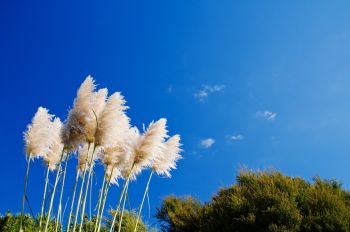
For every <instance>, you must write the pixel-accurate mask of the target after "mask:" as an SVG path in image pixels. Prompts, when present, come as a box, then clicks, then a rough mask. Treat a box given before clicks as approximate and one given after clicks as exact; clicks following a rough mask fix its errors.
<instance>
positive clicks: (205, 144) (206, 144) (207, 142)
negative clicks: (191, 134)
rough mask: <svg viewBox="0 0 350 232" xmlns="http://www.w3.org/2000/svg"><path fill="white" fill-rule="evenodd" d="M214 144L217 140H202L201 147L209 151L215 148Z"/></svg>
mask: <svg viewBox="0 0 350 232" xmlns="http://www.w3.org/2000/svg"><path fill="white" fill-rule="evenodd" d="M214 143H215V139H212V138H207V139H203V140H201V147H202V148H205V149H207V148H210V147H211V146H213V144H214Z"/></svg>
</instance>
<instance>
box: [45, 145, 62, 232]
mask: <svg viewBox="0 0 350 232" xmlns="http://www.w3.org/2000/svg"><path fill="white" fill-rule="evenodd" d="M64 150H65V149H64V148H63V149H62V154H61V158H60V162H59V164H58V170H57V173H56V179H55V184H54V187H53V191H52V195H51V200H50V207H49V211H48V213H47V219H46V225H45V232H47V229H48V227H49V222H50V216H51V211H52V205H53V200H54V198H55V192H56V187H57V183H58V180H59V179H60V172H61V168H62V165H61V162H62V159H63V155H64Z"/></svg>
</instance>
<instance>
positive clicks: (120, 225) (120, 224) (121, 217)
mask: <svg viewBox="0 0 350 232" xmlns="http://www.w3.org/2000/svg"><path fill="white" fill-rule="evenodd" d="M128 189H129V182H128V184H127V186H126V191H125V194H124V201H123V209H122V212H121V214H120V219H119V227H118V232H120V231H121V229H122V222H123V215H124V209H125V202H126V198H127V197H128Z"/></svg>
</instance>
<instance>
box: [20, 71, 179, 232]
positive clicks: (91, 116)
mask: <svg viewBox="0 0 350 232" xmlns="http://www.w3.org/2000/svg"><path fill="white" fill-rule="evenodd" d="M107 95H108V91H107V89H106V88H103V89H99V90H96V84H95V80H94V79H93V78H92V77H91V76H88V77H86V79H85V80H84V81H83V83H82V84H81V85H80V87H79V89H78V91H77V96H76V98H75V99H74V103H73V107H72V109H71V110H70V111H69V113H68V117H67V119H66V120H65V122H64V124H63V123H62V122H61V121H60V119H59V118H55V117H54V115H51V114H49V113H48V110H47V109H45V108H43V107H39V108H38V111H37V112H36V114H35V115H34V117H33V119H32V122H31V124H29V125H28V126H27V130H26V131H25V133H24V140H25V151H26V159H27V168H26V177H25V183H24V193H23V199H22V211H21V215H23V213H24V206H25V199H26V189H27V183H28V175H29V167H30V161H31V160H32V159H35V158H42V159H43V161H44V164H45V165H46V167H47V170H46V176H45V177H46V178H45V185H44V193H43V199H42V207H41V217H40V222H39V227H40V230H41V225H42V219H43V218H44V216H43V215H45V201H46V194H47V188H48V179H49V172H53V171H56V178H55V181H54V185H53V190H52V194H51V198H50V205H49V209H48V212H47V217H46V224H45V232H47V230H48V224H49V221H50V220H51V213H52V211H53V210H52V209H53V202H54V197H55V192H56V188H57V186H58V183H59V182H60V179H61V177H62V181H61V189H60V196H59V200H58V208H57V212H56V213H55V215H54V216H55V218H56V228H55V230H56V232H57V231H58V230H59V228H61V229H60V230H61V231H62V228H63V225H62V224H63V218H64V211H63V212H62V199H63V195H64V192H65V191H64V187H65V179H66V174H67V173H66V172H67V166H68V158H69V154H72V153H76V152H77V153H78V165H77V172H76V177H75V183H74V187H73V196H72V198H71V203H70V204H71V205H70V210H69V215H68V222H67V225H66V228H67V229H66V231H67V232H68V231H70V230H72V231H76V229H77V228H76V227H77V223H78V219H79V218H80V222H79V224H80V225H79V231H80V232H81V231H82V225H83V221H84V220H83V218H84V213H85V206H86V201H87V196H88V192H89V190H90V217H91V194H92V193H91V192H92V190H93V189H92V172H93V169H94V166H95V165H96V164H98V162H97V160H99V161H100V162H101V163H102V164H103V166H104V176H103V180H102V184H101V187H100V190H99V194H98V195H99V196H98V199H97V207H96V209H97V214H96V221H95V225H94V232H99V231H100V228H101V224H102V219H103V214H104V209H105V204H106V201H107V196H108V191H109V188H111V186H113V185H115V186H117V187H118V186H119V185H118V181H119V180H120V179H123V180H124V183H123V186H122V188H121V193H120V196H119V200H118V203H117V207H116V210H115V214H114V216H113V222H112V224H111V227H110V231H113V230H114V225H115V221H116V217H117V215H121V218H120V220H119V227H118V231H120V230H121V223H122V220H123V213H124V209H125V202H126V198H127V196H128V189H129V184H130V182H131V181H133V180H136V178H137V176H138V175H140V174H141V173H142V171H143V170H145V169H150V170H151V173H150V176H149V178H148V181H147V185H146V189H145V192H144V195H143V198H142V202H141V204H140V207H139V212H138V218H137V223H136V226H135V231H137V224H138V222H139V219H140V216H141V211H142V207H143V203H144V200H145V196H146V194H147V193H148V190H149V185H150V181H151V178H152V175H153V173H154V172H155V173H157V174H158V175H164V176H166V177H171V175H170V171H171V169H175V168H176V162H177V160H178V159H180V158H181V156H180V155H179V153H180V152H181V149H180V145H181V144H180V136H179V135H175V136H173V137H171V138H170V139H168V140H166V139H167V138H168V135H167V134H168V130H167V128H166V123H167V120H166V119H165V118H161V119H159V120H158V121H156V122H151V123H150V124H149V126H148V127H147V129H146V130H144V132H143V133H140V132H139V130H138V129H137V128H136V127H131V126H130V119H129V117H128V116H127V114H126V110H127V109H128V106H126V101H125V99H124V96H123V95H122V94H121V93H120V92H115V93H113V94H112V95H111V96H109V97H107ZM63 163H64V165H65V166H64V168H63V166H62V165H63ZM62 168H63V170H62ZM67 178H69V176H67ZM79 179H80V180H81V181H79ZM79 183H80V188H79V192H78V199H75V198H76V196H77V190H78V189H77V187H78V185H79ZM120 207H122V208H121V212H120V214H119V210H120ZM73 210H75V216H74V223H73V226H72V228H71V224H72V223H71V222H72V220H73V215H72V213H73ZM21 217H22V216H21ZM21 230H22V223H21V226H20V231H21Z"/></svg>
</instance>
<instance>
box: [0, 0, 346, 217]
mask: <svg viewBox="0 0 350 232" xmlns="http://www.w3.org/2000/svg"><path fill="white" fill-rule="evenodd" d="M0 51H1V52H0V76H1V92H0V98H1V99H2V101H1V105H2V106H1V114H0V122H1V124H0V146H1V161H0V176H1V198H0V205H1V209H0V211H1V212H2V213H4V212H5V211H6V210H7V209H10V210H11V211H14V212H19V211H20V207H21V196H22V192H23V189H22V188H23V180H24V174H25V159H24V155H23V141H22V133H23V131H24V130H25V127H26V124H28V123H29V122H30V120H31V118H32V116H33V114H34V113H35V111H36V109H37V107H38V106H44V107H47V108H49V109H50V112H51V113H54V114H56V115H57V116H59V117H60V118H62V119H65V118H66V116H67V112H68V109H69V108H70V107H71V106H72V102H73V99H74V97H75V93H76V90H77V88H78V87H79V85H80V83H81V82H82V81H83V80H84V78H85V77H86V76H87V75H88V74H91V75H93V76H94V77H95V78H96V80H97V83H99V86H100V87H107V88H109V91H110V92H111V93H112V92H114V91H122V93H123V94H124V95H125V97H126V100H127V101H128V105H129V106H130V110H129V111H128V114H129V116H130V117H131V118H132V123H133V124H134V125H137V126H139V127H141V126H142V123H146V124H147V123H149V122H150V121H151V120H153V119H158V118H160V117H166V118H168V120H169V130H170V133H171V134H175V133H179V134H181V135H182V138H183V144H184V146H183V149H184V150H185V151H184V152H183V156H184V159H183V160H181V161H180V162H179V164H178V169H177V170H175V171H173V172H172V173H173V178H172V179H165V178H159V177H157V178H154V180H153V181H152V183H151V188H150V199H151V214H153V213H154V212H155V208H156V207H157V206H159V204H160V202H161V199H162V198H163V197H164V196H166V195H169V194H176V195H188V194H191V195H194V196H196V197H198V198H199V199H200V200H202V201H208V200H209V199H210V197H211V196H212V195H213V194H214V193H215V191H216V190H217V189H218V188H219V187H223V186H227V185H230V184H232V183H233V182H234V180H235V176H236V175H237V173H238V171H239V169H240V168H241V167H245V166H246V167H248V168H252V169H254V170H257V169H266V168H271V167H273V168H275V169H277V170H281V171H283V172H284V173H286V174H288V175H292V176H301V177H303V178H306V179H308V180H311V179H312V177H314V176H316V175H319V176H321V177H322V178H336V179H338V180H340V181H341V182H342V183H343V185H344V186H345V187H346V188H347V189H349V187H350V180H349V164H350V142H349V140H350V136H349V131H350V123H349V122H350V65H349V64H350V4H349V3H348V1H332V2H330V1H307V2H306V1H283V3H282V2H281V1H187V0H186V1H95V2H93V1H23V2H21V1H1V3H0ZM206 85H209V86H212V87H213V86H215V85H219V86H220V85H221V86H225V88H222V89H220V91H210V90H208V88H207V89H205V87H204V86H206ZM201 90H204V91H205V92H206V93H207V94H208V96H207V97H204V98H200V97H198V95H197V97H196V93H197V94H198V93H199V91H201ZM264 111H270V112H272V113H275V114H276V116H275V118H273V119H268V118H267V117H263V115H262V114H261V112H264ZM259 112H260V113H259ZM237 135H242V137H243V139H240V140H239V139H238V140H233V139H232V136H237ZM208 138H212V139H213V140H215V143H214V144H212V146H211V147H208V148H205V147H204V146H202V145H201V141H202V140H204V139H208ZM74 172H75V161H71V162H70V166H69V171H68V180H67V185H68V187H67V188H66V192H69V191H70V188H71V186H72V183H73V179H74V176H75V173H74ZM96 172H97V176H98V179H97V184H96V187H95V188H94V197H93V199H96V196H95V195H96V194H97V189H98V186H99V184H100V181H101V173H102V168H101V167H98V168H97V170H96ZM147 175H148V173H147V174H143V175H142V176H141V177H140V178H139V179H138V180H137V181H136V183H133V184H132V186H131V188H130V201H131V207H137V205H138V203H139V202H140V200H141V196H142V192H143V188H144V186H145V181H146V178H147ZM43 176H44V168H43V166H42V163H41V161H36V162H35V164H34V165H33V166H32V169H31V172H30V180H29V189H28V196H29V199H30V201H31V204H32V207H33V210H34V211H35V212H38V211H39V210H40V200H41V196H42V191H43V179H44V178H43ZM95 183H96V182H95V181H94V184H95ZM118 191H119V190H118V189H117V188H114V189H113V191H112V192H111V194H110V198H109V201H108V205H115V203H116V201H117V198H118ZM147 211H148V210H147V206H146V207H145V211H144V216H145V218H146V219H147V220H149V221H150V223H153V222H154V219H148V212H147Z"/></svg>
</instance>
